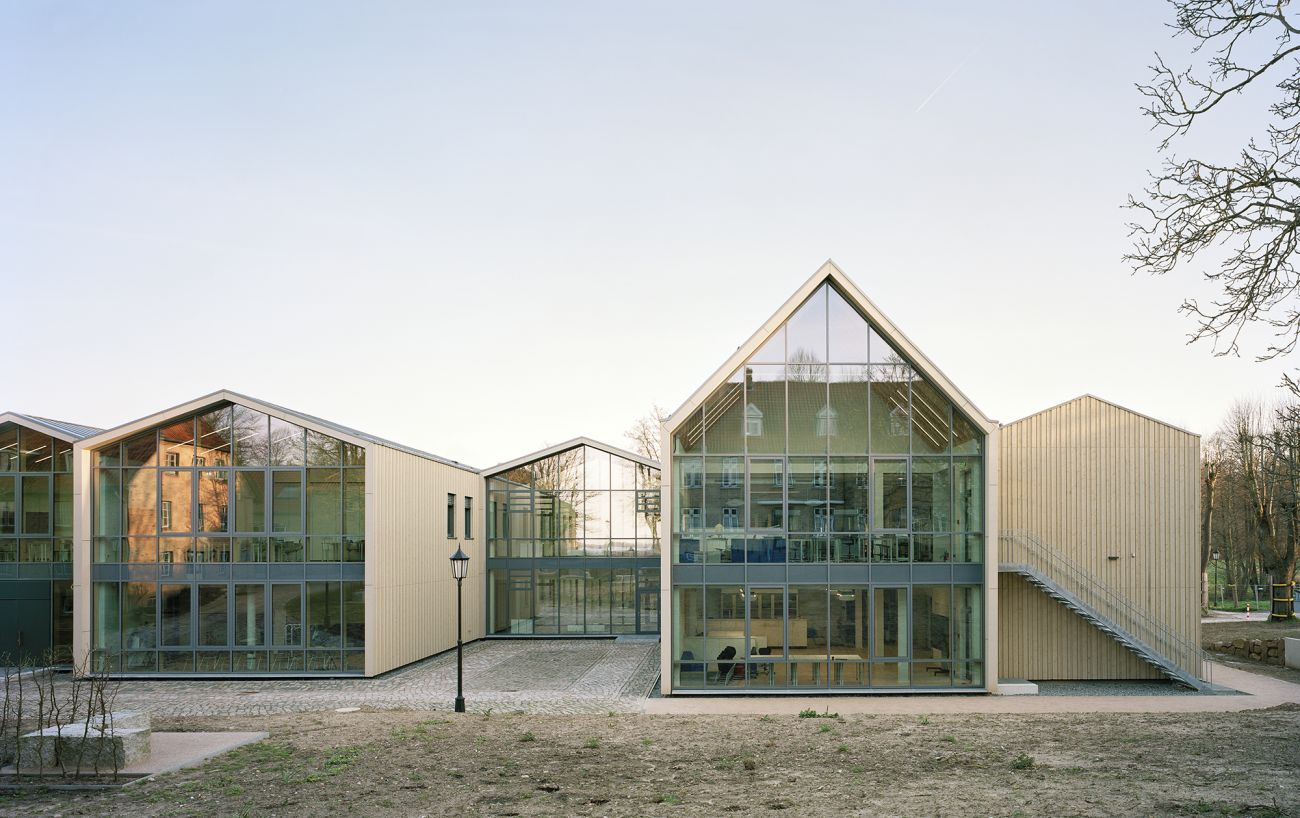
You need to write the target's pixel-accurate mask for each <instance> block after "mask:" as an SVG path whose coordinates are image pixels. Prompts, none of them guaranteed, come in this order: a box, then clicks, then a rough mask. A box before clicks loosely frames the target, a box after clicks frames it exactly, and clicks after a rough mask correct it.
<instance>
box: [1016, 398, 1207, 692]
mask: <svg viewBox="0 0 1300 818" xmlns="http://www.w3.org/2000/svg"><path fill="white" fill-rule="evenodd" d="M1000 437H1001V441H1000V452H999V454H1000V456H1001V467H1000V469H1001V481H1002V485H1001V500H1000V503H999V510H1000V515H1001V528H1002V530H1003V531H1007V532H1011V531H1024V532H1026V533H1028V534H1030V535H1032V536H1033V537H1035V538H1036V539H1038V540H1039V541H1040V542H1042V543H1043V544H1045V545H1047V546H1049V547H1051V548H1053V549H1056V550H1058V551H1060V553H1062V554H1063V555H1064V556H1065V557H1066V558H1068V559H1069V560H1071V561H1072V562H1074V563H1075V564H1077V565H1079V566H1081V567H1082V568H1083V570H1085V571H1087V572H1088V573H1089V574H1091V575H1092V576H1094V577H1097V578H1098V579H1100V580H1101V581H1102V582H1104V583H1106V584H1107V585H1109V586H1110V587H1111V588H1112V589H1113V590H1115V591H1117V592H1118V593H1120V594H1121V595H1123V596H1124V597H1125V598H1126V599H1127V600H1128V601H1129V602H1130V603H1132V604H1133V605H1134V606H1135V607H1137V608H1138V609H1139V610H1141V611H1143V612H1145V613H1146V614H1147V615H1148V616H1151V617H1152V618H1154V619H1156V620H1157V621H1159V622H1161V623H1163V624H1164V625H1165V626H1167V627H1168V628H1169V629H1170V630H1171V631H1172V632H1173V633H1174V634H1176V635H1177V637H1178V638H1179V639H1182V640H1185V641H1188V642H1191V643H1192V644H1199V643H1200V611H1199V607H1198V606H1199V600H1200V594H1199V583H1200V578H1199V572H1200V567H1199V547H1198V540H1199V531H1198V511H1197V509H1198V504H1199V495H1198V482H1197V470H1198V465H1199V459H1200V438H1199V436H1197V435H1194V434H1192V433H1190V432H1187V431H1184V430H1182V429H1179V428H1177V427H1174V426H1171V425H1169V424H1166V423H1162V422H1160V421H1157V420H1153V419H1151V418H1148V417H1146V416H1144V415H1140V414H1138V413H1136V412H1132V411H1130V410H1128V409H1124V408H1123V407H1120V406H1116V405H1115V404H1112V403H1108V402H1106V401H1103V400H1100V399H1098V398H1095V397H1092V396H1091V395H1084V396H1083V397H1080V398H1076V399H1074V400H1072V401H1069V402H1067V403H1064V404H1061V405H1060V406H1056V407H1053V408H1051V409H1047V410H1045V411H1043V412H1040V413H1038V414H1036V415H1031V416H1029V417H1027V418H1024V419H1023V420H1019V421H1016V422H1015V423H1011V424H1008V425H1006V426H1004V427H1002V431H1001V436H1000ZM1112 557H1114V559H1112ZM1000 580H1001V587H1000V588H999V599H1000V602H999V619H1000V621H999V631H998V633H999V642H1000V646H999V647H1000V659H1001V668H1000V673H1001V675H1002V676H1003V678H1025V679H1145V678H1159V677H1160V675H1159V673H1158V672H1156V671H1155V670H1154V669H1153V668H1151V667H1150V666H1149V665H1147V664H1146V663H1144V662H1142V661H1140V660H1139V659H1137V658H1136V657H1134V656H1133V655H1132V654H1130V653H1129V652H1128V651H1127V650H1125V649H1124V648H1123V647H1121V646H1120V645H1119V644H1118V643H1117V642H1115V641H1113V640H1111V639H1110V638H1108V637H1106V636H1105V635H1104V634H1102V633H1100V632H1099V631H1097V630H1096V629H1095V628H1093V627H1092V626H1090V625H1089V624H1088V623H1086V622H1084V621H1083V620H1081V619H1079V618H1078V617H1077V616H1075V615H1074V613H1073V612H1071V611H1069V610H1068V609H1066V608H1065V607H1064V606H1062V605H1060V604H1059V603H1057V602H1056V601H1055V600H1053V599H1051V598H1050V597H1048V596H1047V595H1046V594H1044V593H1042V592H1041V591H1039V590H1038V589H1037V588H1035V587H1033V586H1032V585H1030V584H1028V583H1027V582H1025V581H1024V580H1023V579H1022V578H1020V577H1019V576H1016V575H1011V574H1002V576H1001V578H1000ZM1184 670H1187V671H1189V672H1191V673H1192V674H1194V675H1195V674H1197V673H1199V671H1200V668H1196V667H1185V668H1184Z"/></svg>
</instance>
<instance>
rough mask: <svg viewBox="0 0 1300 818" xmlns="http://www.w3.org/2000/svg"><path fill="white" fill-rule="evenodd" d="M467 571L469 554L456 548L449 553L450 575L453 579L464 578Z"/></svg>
mask: <svg viewBox="0 0 1300 818" xmlns="http://www.w3.org/2000/svg"><path fill="white" fill-rule="evenodd" d="M468 573H469V554H466V553H465V552H464V551H462V550H461V549H459V548H457V549H456V553H455V554H452V555H451V575H452V577H454V578H455V579H464V578H465V575H466V574H468Z"/></svg>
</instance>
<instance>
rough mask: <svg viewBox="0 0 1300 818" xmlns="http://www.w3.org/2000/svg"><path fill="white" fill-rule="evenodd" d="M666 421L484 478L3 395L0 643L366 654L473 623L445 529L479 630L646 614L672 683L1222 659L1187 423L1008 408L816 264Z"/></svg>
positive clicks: (215, 656)
mask: <svg viewBox="0 0 1300 818" xmlns="http://www.w3.org/2000/svg"><path fill="white" fill-rule="evenodd" d="M662 432H663V435H662V438H661V448H660V451H661V452H662V456H663V458H664V460H663V462H662V471H661V463H660V462H657V461H655V460H653V459H649V458H646V457H643V456H640V455H637V454H633V453H631V452H627V451H624V450H621V449H618V448H615V447H612V446H609V445H606V444H603V443H599V442H597V441H595V440H591V439H589V438H576V439H574V440H570V441H567V442H565V443H561V444H559V445H556V446H551V447H548V448H546V449H544V450H542V451H539V452H534V453H532V454H530V455H525V456H523V457H519V458H516V459H514V460H511V461H508V462H505V463H501V464H499V465H497V466H494V467H492V468H490V469H486V470H482V471H480V470H476V469H474V468H471V467H469V466H466V465H465V464H463V463H457V462H455V461H452V460H448V459H446V458H441V457H438V456H436V455H432V454H429V453H427V452H423V451H420V450H417V449H413V448H410V447H406V446H402V445H399V444H396V443H393V442H391V441H388V440H385V439H382V438H378V437H374V436H372V435H369V434H366V433H363V432H359V431H357V430H355V429H351V428H348V427H345V426H340V425H338V424H335V423H331V422H329V421H325V420H322V419H320V418H318V417H314V416H311V415H306V414H303V413H300V412H295V411H292V410H289V409H285V408H284V407H281V406H276V405H274V404H270V403H266V402H264V401H260V400H257V399H254V398H251V397H248V396H245V395H240V394H237V393H234V392H230V391H224V390H223V391H219V392H214V393H212V394H210V395H205V396H203V397H201V398H197V399H195V400H193V401H190V402H188V403H186V404H183V405H181V406H176V407H172V408H170V409H166V410H163V411H160V412H157V413H155V414H152V415H150V416H149V417H146V418H142V419H140V420H137V421H133V422H131V423H126V424H123V425H121V426H117V427H115V428H112V429H109V430H107V431H100V430H96V429H89V428H86V427H77V426H73V425H71V424H61V423H58V422H55V421H48V420H44V419H41V418H33V417H29V416H23V415H13V414H10V415H4V416H0V640H5V639H7V640H9V641H8V642H3V641H0V654H3V653H4V651H5V649H6V647H8V649H9V650H11V651H12V650H13V648H15V647H18V645H17V644H15V643H16V642H17V640H18V639H19V637H20V634H21V638H22V640H23V645H22V646H23V647H28V648H35V647H36V646H37V645H39V646H40V647H41V648H42V649H43V648H44V646H45V645H47V644H48V645H50V646H54V647H58V648H61V649H64V650H65V651H66V648H67V647H68V645H69V644H70V645H71V656H70V657H69V658H71V659H73V660H75V661H76V662H77V664H79V665H80V664H81V663H82V662H85V661H88V662H90V665H91V666H92V667H95V668H100V669H104V670H109V671H112V672H115V673H119V674H123V675H128V676H155V675H158V676H173V677H175V676H226V677H238V676H268V675H279V676H375V675H378V674H382V673H385V672H387V671H389V670H392V669H394V668H398V667H401V666H403V665H406V664H408V663H411V662H415V661H418V660H421V659H424V658H426V657H428V656H431V655H433V654H436V653H438V652H441V651H444V650H448V649H450V648H452V647H454V646H455V644H456V622H457V617H456V607H455V600H456V584H455V581H454V579H453V578H452V576H451V570H450V564H449V561H448V556H449V555H450V554H451V553H452V552H453V551H455V550H456V549H457V548H461V549H463V550H464V551H466V552H467V553H468V554H469V555H470V557H471V560H470V574H469V577H468V578H467V579H466V581H465V584H464V613H465V616H464V630H463V634H464V638H465V640H466V641H472V640H475V639H479V638H485V637H489V638H491V637H496V638H531V639H537V638H598V637H607V638H608V637H615V636H623V635H638V634H641V635H652V634H660V635H661V638H662V650H661V662H662V664H661V671H662V673H661V689H662V692H663V693H665V694H719V693H720V694H728V693H748V694H755V693H772V694H789V693H801V694H809V693H878V692H890V693H898V692H943V693H971V692H983V691H988V692H997V691H998V689H999V676H1004V677H1015V678H1023V679H1037V680H1045V679H1084V678H1099V679H1115V678H1126V679H1130V678H1169V679H1174V680H1176V681H1179V682H1182V683H1184V684H1188V685H1192V686H1200V685H1201V680H1202V679H1204V678H1205V674H1204V666H1203V663H1202V658H1203V657H1202V654H1201V652H1200V649H1199V628H1200V619H1199V616H1198V609H1197V601H1198V594H1197V588H1198V573H1199V556H1198V550H1197V543H1198V525H1199V523H1198V520H1199V511H1198V496H1199V495H1198V477H1197V473H1198V468H1199V465H1198V464H1199V443H1200V441H1199V438H1198V437H1197V436H1196V435H1195V434H1193V433H1191V432H1187V431H1185V430H1183V429H1179V428H1177V427H1174V426H1172V425H1170V424H1166V423H1162V422H1161V421H1158V420H1155V419H1153V418H1149V417H1146V416H1144V415H1141V414H1139V413H1137V412H1133V411H1131V410H1128V409H1125V408H1123V407H1120V406H1117V405H1115V404H1113V403H1109V402H1107V401H1103V400H1101V399H1099V398H1095V397H1093V396H1090V395H1084V396H1082V397H1080V398H1077V399H1075V400H1072V401H1067V402H1066V403H1063V404H1060V405H1058V406H1054V407H1051V408H1049V409H1046V410H1044V411H1042V412H1039V413H1036V414H1034V415H1030V416H1029V417H1026V418H1023V419H1021V420H1019V421H1016V422H1014V423H1011V424H1007V425H1000V424H998V423H996V422H995V421H992V420H990V419H989V418H988V416H986V415H985V414H984V413H982V412H981V411H980V410H979V409H978V408H976V406H975V405H974V404H973V403H972V402H971V400H970V399H969V398H968V397H967V396H966V395H965V394H964V393H963V392H962V391H961V390H960V389H959V388H958V387H957V386H956V385H955V384H954V383H953V382H951V381H950V380H949V379H948V378H947V377H946V376H945V375H944V373H943V372H942V371H940V370H939V368H938V367H937V366H936V365H935V364H934V363H933V362H932V361H931V360H930V359H929V358H928V357H927V356H926V355H925V354H924V353H923V352H922V351H921V350H920V349H919V348H918V347H917V346H916V345H915V344H914V343H912V341H911V340H909V339H908V338H907V336H906V335H904V334H903V332H902V331H901V330H900V329H899V328H898V327H897V326H896V325H894V324H893V322H891V321H890V320H889V319H888V318H887V317H886V316H885V315H884V314H883V313H882V312H881V311H880V310H879V309H878V308H877V307H876V306H875V305H874V304H873V303H872V302H871V301H870V300H869V299H868V298H867V297H866V295H864V294H863V293H862V291H861V290H859V289H858V287H857V286H856V285H855V284H854V283H853V282H852V281H850V280H849V279H848V277H847V276H845V275H844V273H843V272H841V271H840V270H839V268H837V267H836V266H835V265H834V264H832V263H830V262H828V263H826V264H825V265H823V267H822V268H821V269H820V270H819V271H818V272H817V273H816V274H814V275H813V276H812V277H811V278H809V279H808V280H807V281H806V282H805V283H804V284H803V286H801V287H800V288H799V289H798V290H797V291H796V292H795V293H794V295H792V296H791V297H790V299H789V300H788V301H787V302H786V303H785V304H784V305H783V306H782V307H781V308H780V309H779V310H778V311H777V312H776V313H775V314H774V315H773V316H771V318H769V319H768V320H767V322H766V323H764V324H763V325H762V327H761V328H760V329H759V330H758V331H757V332H756V333H755V334H754V335H753V336H752V337H751V338H750V339H749V340H748V341H746V342H745V343H744V344H743V345H741V346H740V347H739V348H738V349H737V350H736V352H735V353H734V354H733V355H732V356H731V357H730V358H729V359H728V360H727V361H726V362H725V363H724V364H723V365H722V366H721V367H720V368H719V369H718V370H717V371H716V372H715V373H714V375H713V376H712V377H710V378H709V379H708V381H706V382H705V383H704V384H703V385H702V386H701V387H700V389H699V390H697V392H696V393H695V394H694V395H692V396H691V398H690V399H689V400H688V401H686V403H685V404H684V405H683V406H682V407H681V408H680V409H679V410H678V411H677V412H675V413H674V414H673V415H672V417H671V418H669V419H668V420H667V421H666V422H665V423H664V425H663V428H662ZM69 577H71V584H69ZM32 623H36V624H32ZM37 634H39V635H37ZM31 640H35V641H31ZM29 652H31V653H35V652H37V651H35V650H29Z"/></svg>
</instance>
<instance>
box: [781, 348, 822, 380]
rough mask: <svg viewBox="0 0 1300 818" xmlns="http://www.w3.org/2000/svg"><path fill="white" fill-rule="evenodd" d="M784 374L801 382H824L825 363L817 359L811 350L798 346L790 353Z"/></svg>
mask: <svg viewBox="0 0 1300 818" xmlns="http://www.w3.org/2000/svg"><path fill="white" fill-rule="evenodd" d="M786 376H787V377H788V378H789V379H790V380H791V381H798V382H801V383H825V382H826V364H825V363H823V362H822V361H820V360H818V358H817V355H816V354H815V353H813V352H812V351H811V350H807V349H804V348H803V347H800V348H798V349H796V350H794V351H793V352H791V353H790V361H789V363H787V364H786Z"/></svg>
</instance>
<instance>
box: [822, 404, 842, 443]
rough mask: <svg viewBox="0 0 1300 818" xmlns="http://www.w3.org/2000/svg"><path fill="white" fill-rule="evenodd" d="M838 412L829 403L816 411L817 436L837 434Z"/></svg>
mask: <svg viewBox="0 0 1300 818" xmlns="http://www.w3.org/2000/svg"><path fill="white" fill-rule="evenodd" d="M839 421H840V413H839V412H836V411H835V409H833V408H832V407H831V406H830V405H826V406H823V407H822V408H821V411H819V412H818V413H817V436H818V437H828V436H834V435H837V434H839Z"/></svg>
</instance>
